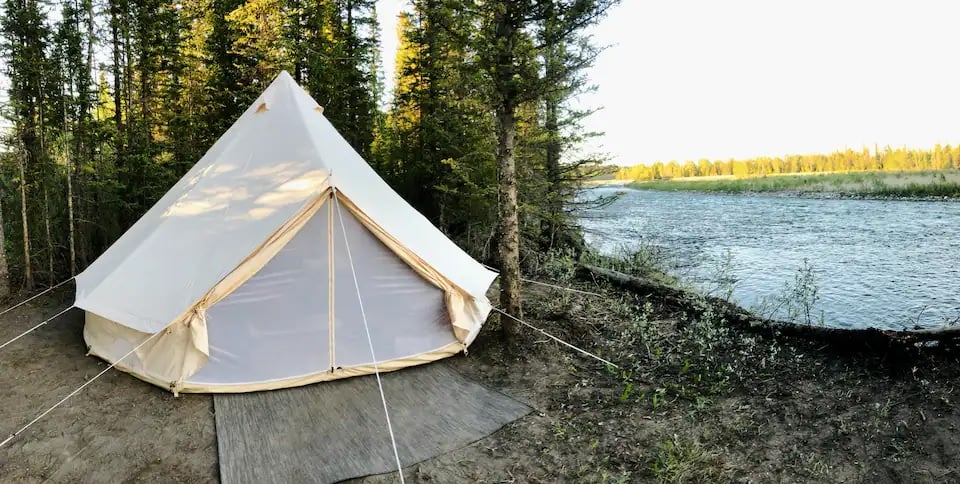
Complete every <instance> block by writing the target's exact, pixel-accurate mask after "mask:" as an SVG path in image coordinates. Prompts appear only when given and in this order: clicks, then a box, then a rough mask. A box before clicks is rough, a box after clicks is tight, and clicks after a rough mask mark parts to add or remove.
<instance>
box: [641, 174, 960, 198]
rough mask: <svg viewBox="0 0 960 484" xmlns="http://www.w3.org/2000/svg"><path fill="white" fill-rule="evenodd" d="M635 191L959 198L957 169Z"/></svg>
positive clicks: (666, 185) (691, 183)
mask: <svg viewBox="0 0 960 484" xmlns="http://www.w3.org/2000/svg"><path fill="white" fill-rule="evenodd" d="M627 186H628V187H630V188H634V189H637V190H661V191H697V192H715V193H791V192H792V193H799V194H814V193H820V194H835V195H847V196H860V197H878V198H960V170H937V171H916V172H857V173H829V174H801V175H777V176H763V177H750V178H736V179H712V180H696V179H684V180H682V181H681V180H657V181H651V182H635V183H631V184H629V185H627Z"/></svg>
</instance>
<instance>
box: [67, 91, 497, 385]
mask: <svg viewBox="0 0 960 484" xmlns="http://www.w3.org/2000/svg"><path fill="white" fill-rule="evenodd" d="M495 277H496V273H494V272H491V271H488V270H487V269H485V268H484V267H483V266H482V265H481V264H479V263H478V262H477V261H475V260H473V259H472V258H471V257H470V256H469V255H467V254H466V253H465V252H463V251H462V250H461V249H460V248H459V247H457V246H456V245H455V244H454V243H453V242H452V241H450V240H449V239H448V238H447V237H446V236H444V235H443V233H441V232H440V230H438V229H437V228H436V227H434V226H433V225H432V224H431V223H430V222H429V221H428V220H427V219H426V218H425V217H423V216H422V215H421V214H420V213H418V212H417V211H416V210H415V209H414V208H413V207H411V206H410V205H409V204H407V202H406V201H404V200H403V199H402V198H401V197H400V196H399V195H397V194H396V193H395V192H394V191H393V190H392V189H391V188H390V187H389V186H388V185H387V184H386V183H385V182H384V181H383V180H382V179H381V178H380V177H379V176H378V175H377V174H376V173H375V172H374V171H373V169H371V168H370V166H369V165H367V163H366V162H365V161H364V160H363V159H362V158H361V157H360V155H359V154H357V152H356V151H354V150H353V148H351V147H350V145H349V144H348V143H347V142H346V140H344V139H343V137H341V136H340V134H339V133H337V131H336V130H335V129H334V127H333V126H332V125H331V124H330V122H329V121H327V119H326V118H325V117H324V116H323V109H322V108H321V107H320V106H318V105H317V103H316V102H315V101H314V100H313V99H312V98H311V97H310V95H309V94H307V93H306V92H305V91H304V90H303V89H302V88H301V87H300V86H298V85H297V84H296V82H294V80H293V79H292V78H291V77H290V75H289V74H287V73H286V72H282V73H281V74H280V75H279V76H278V77H277V78H276V79H275V80H274V81H273V83H271V84H270V86H269V87H267V89H266V90H265V91H264V92H263V93H262V94H261V95H260V97H259V98H257V100H256V101H255V102H254V103H253V104H252V105H251V106H250V107H249V108H248V109H247V110H246V111H245V112H244V113H243V115H242V116H241V117H240V118H239V119H238V120H237V121H236V122H235V123H234V124H233V126H231V127H230V129H229V130H227V132H226V133H224V134H223V136H221V137H220V139H219V140H217V142H216V143H215V144H214V145H213V147H212V148H210V150H209V151H208V152H207V153H206V154H205V155H204V156H203V158H201V159H200V161H199V162H198V163H197V164H196V165H195V166H194V167H193V168H192V169H191V170H190V171H189V172H188V173H187V174H186V175H185V176H184V177H183V178H182V179H180V181H178V182H177V184H176V185H174V186H173V188H171V189H170V191H169V192H167V193H166V194H165V195H164V196H163V198H161V199H160V201H158V202H157V203H156V204H155V205H154V206H153V207H152V208H151V209H150V210H149V211H148V212H147V213H146V214H145V215H144V216H143V217H142V218H141V219H140V220H139V221H137V223H136V224H134V225H133V227H131V228H130V229H129V230H128V231H127V232H126V233H125V234H124V235H123V236H122V237H121V238H120V239H119V240H117V242H116V243H114V244H113V246H111V247H110V248H109V249H108V250H107V251H106V252H105V253H104V254H103V255H101V256H100V258H98V259H97V260H96V261H95V262H94V263H93V264H92V265H90V267H88V268H87V269H86V270H85V271H84V272H83V273H82V274H80V275H78V276H77V278H76V283H77V297H76V303H75V305H76V306H77V307H79V308H81V309H83V310H84V311H85V314H86V321H85V326H84V332H83V334H84V339H85V340H86V343H87V345H88V347H89V352H90V353H91V354H93V355H96V356H99V357H101V358H103V359H105V360H107V361H109V362H111V363H116V362H118V360H121V359H122V361H119V363H118V364H117V368H120V369H121V370H123V371H126V372H129V373H131V374H133V375H135V376H137V377H138V378H141V379H143V380H145V381H148V382H150V383H153V384H155V385H158V386H161V387H163V388H167V389H169V390H171V391H173V392H175V393H178V392H247V391H258V390H269V389H276V388H284V387H292V386H299V385H305V384H309V383H314V382H320V381H326V380H333V379H338V378H345V377H350V376H355V375H363V374H368V373H373V372H374V368H375V367H374V364H375V363H376V365H377V367H378V369H379V370H380V371H390V370H397V369H400V368H404V367H408V366H412V365H418V364H423V363H427V362H430V361H434V360H437V359H440V358H444V357H447V356H451V355H454V354H456V353H458V352H460V351H463V350H465V349H466V347H467V345H469V344H470V343H471V342H472V341H473V339H474V338H475V337H476V335H477V332H478V331H479V330H480V327H481V325H482V324H483V322H484V320H485V319H486V317H487V314H488V313H489V311H490V304H489V302H488V301H487V299H486V296H485V293H486V291H487V289H488V288H489V286H490V284H491V282H492V281H493V279H494V278H495ZM371 348H372V349H373V351H372V352H371ZM128 354H129V355H128ZM124 355H128V356H126V357H124Z"/></svg>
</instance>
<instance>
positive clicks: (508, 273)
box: [497, 102, 523, 339]
mask: <svg viewBox="0 0 960 484" xmlns="http://www.w3.org/2000/svg"><path fill="white" fill-rule="evenodd" d="M497 124H498V126H497V137H498V138H499V143H500V144H499V149H498V150H497V168H498V172H499V186H498V199H499V200H498V201H499V212H500V214H499V219H500V309H501V310H503V311H505V312H506V313H507V314H510V315H513V316H515V317H517V318H522V317H523V313H522V312H521V307H520V219H519V213H518V212H519V210H518V209H517V167H516V160H515V159H514V156H513V154H514V153H513V148H514V136H515V134H516V108H515V107H514V106H513V104H511V103H510V102H504V103H503V104H501V106H500V107H499V108H498V109H497ZM501 328H502V331H503V336H504V337H505V338H508V339H509V338H512V337H513V336H514V335H515V334H516V332H517V329H518V328H517V324H516V323H515V322H514V321H513V320H510V319H509V318H506V319H505V318H501Z"/></svg>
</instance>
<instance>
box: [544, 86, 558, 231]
mask: <svg viewBox="0 0 960 484" xmlns="http://www.w3.org/2000/svg"><path fill="white" fill-rule="evenodd" d="M558 104H559V101H558V100H557V99H556V96H553V95H548V96H547V101H546V113H545V116H546V119H545V120H544V129H545V131H546V135H547V149H546V165H547V183H548V184H549V190H550V191H549V193H547V200H546V204H547V219H546V221H545V222H546V223H545V224H544V234H543V235H544V239H545V240H544V242H545V243H546V248H547V249H550V248H553V247H554V246H555V244H556V241H557V233H558V232H559V231H560V230H561V229H562V227H561V225H562V222H563V220H562V218H563V193H562V192H563V180H561V173H560V129H559V120H558V117H559V115H558V111H559V106H558Z"/></svg>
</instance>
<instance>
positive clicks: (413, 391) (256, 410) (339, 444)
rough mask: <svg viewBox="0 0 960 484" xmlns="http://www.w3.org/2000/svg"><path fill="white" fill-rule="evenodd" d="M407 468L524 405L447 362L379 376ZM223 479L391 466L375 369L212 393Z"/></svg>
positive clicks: (331, 475)
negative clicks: (351, 375)
mask: <svg viewBox="0 0 960 484" xmlns="http://www.w3.org/2000/svg"><path fill="white" fill-rule="evenodd" d="M381 378H382V380H383V387H384V388H383V389H384V393H385V395H386V398H387V405H388V407H389V409H390V418H391V421H392V423H393V430H394V433H395V435H396V438H397V446H398V448H399V453H400V460H401V462H402V463H403V465H404V466H408V465H411V464H415V463H417V462H420V461H423V460H426V459H429V458H431V457H434V456H437V455H440V454H442V453H445V452H449V451H451V450H453V449H456V448H459V447H462V446H464V445H467V444H469V443H471V442H474V441H476V440H479V439H481V438H483V437H485V436H487V435H489V434H491V433H493V432H494V431H496V430H497V429H499V428H500V427H502V426H503V425H505V424H507V423H509V422H511V421H513V420H516V419H518V418H520V417H522V416H524V415H526V414H527V413H529V412H530V408H529V407H528V406H526V405H524V404H523V403H520V402H518V401H516V400H514V399H513V398H510V397H508V396H506V395H503V394H502V393H499V392H496V391H493V390H489V389H487V388H485V387H483V386H481V385H479V384H477V383H474V382H473V381H470V380H468V379H467V378H465V377H464V376H463V375H461V374H460V373H458V372H457V371H455V370H453V369H451V368H449V367H448V366H446V365H445V364H443V362H438V363H432V364H428V365H422V366H417V367H413V368H407V369H404V370H400V371H395V372H391V373H384V374H383V375H382V376H381ZM214 404H215V407H216V421H217V446H218V448H219V453H220V479H221V481H222V482H224V483H227V484H234V483H266V482H278V483H279V482H282V483H294V482H304V483H305V482H311V483H313V482H336V481H340V480H343V479H349V478H354V477H361V476H366V475H372V474H382V473H385V472H390V471H395V470H396V463H395V460H394V456H393V450H392V447H391V445H390V436H389V434H388V433H387V426H386V420H385V418H384V414H383V404H382V403H381V401H380V393H379V391H378V390H377V382H376V379H375V378H374V376H372V375H370V376H363V377H354V378H347V379H345V380H339V381H333V382H326V383H319V384H315V385H309V386H305V387H300V388H291V389H286V390H277V391H268V392H256V393H242V394H223V395H215V396H214Z"/></svg>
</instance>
